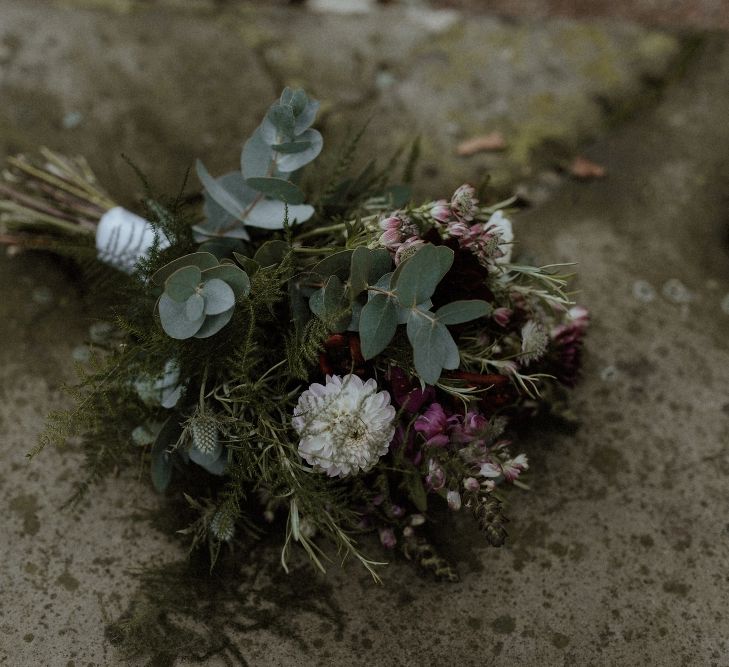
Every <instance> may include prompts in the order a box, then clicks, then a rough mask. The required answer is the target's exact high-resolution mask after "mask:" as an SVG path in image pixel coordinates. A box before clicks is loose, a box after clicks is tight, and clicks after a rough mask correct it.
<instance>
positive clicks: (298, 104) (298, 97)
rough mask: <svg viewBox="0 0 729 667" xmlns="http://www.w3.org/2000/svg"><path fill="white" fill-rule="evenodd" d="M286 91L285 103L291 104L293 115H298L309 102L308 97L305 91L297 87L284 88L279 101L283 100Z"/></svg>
mask: <svg viewBox="0 0 729 667" xmlns="http://www.w3.org/2000/svg"><path fill="white" fill-rule="evenodd" d="M286 93H289V95H287V97H288V99H287V100H286V102H285V103H286V104H288V105H290V106H291V109H292V110H293V112H294V116H300V115H301V113H302V112H303V111H304V109H305V108H306V105H307V104H308V103H309V98H308V97H307V96H306V93H305V92H304V91H303V90H302V89H301V88H297V89H296V90H291V89H290V88H285V89H284V92H283V93H282V94H281V102H284V95H285V94H286Z"/></svg>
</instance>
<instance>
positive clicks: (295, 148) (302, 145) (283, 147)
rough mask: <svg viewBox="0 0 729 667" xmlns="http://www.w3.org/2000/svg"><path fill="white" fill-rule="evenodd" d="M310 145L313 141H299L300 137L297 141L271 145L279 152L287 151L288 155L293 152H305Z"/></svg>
mask: <svg viewBox="0 0 729 667" xmlns="http://www.w3.org/2000/svg"><path fill="white" fill-rule="evenodd" d="M310 147H311V141H299V140H298V139H297V140H296V141H289V142H287V143H285V144H274V145H273V146H270V148H272V149H273V150H274V151H276V152H277V153H286V154H287V155H288V154H292V153H303V152H304V151H305V150H306V149H307V148H310Z"/></svg>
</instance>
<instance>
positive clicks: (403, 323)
mask: <svg viewBox="0 0 729 667" xmlns="http://www.w3.org/2000/svg"><path fill="white" fill-rule="evenodd" d="M318 107H319V104H318V102H316V101H315V100H313V99H311V98H310V97H308V96H307V95H306V94H305V93H304V92H303V91H301V90H291V89H288V88H287V89H286V90H284V92H283V94H282V95H281V97H280V99H279V100H278V101H276V102H275V103H274V104H273V105H272V106H271V107H270V109H269V110H268V112H267V113H266V115H265V118H264V119H263V121H262V123H261V124H260V126H259V127H258V128H257V129H256V130H255V132H254V133H253V135H252V136H251V137H250V138H249V139H248V140H247V141H246V142H245V145H244V147H243V150H242V154H241V165H240V170H238V171H233V172H231V173H228V174H225V175H223V176H220V177H213V176H211V175H210V173H209V172H208V170H207V169H206V168H205V166H204V165H203V164H202V163H200V162H198V163H197V168H196V171H197V175H198V177H199V179H200V181H201V183H202V186H203V188H204V191H203V195H202V206H195V202H194V201H188V200H186V199H184V198H182V197H178V198H177V199H174V200H164V199H159V198H155V197H153V196H151V195H148V196H147V198H146V199H145V204H146V213H145V215H144V217H142V216H138V215H135V214H133V213H131V212H129V211H127V210H125V209H123V208H121V207H119V206H117V205H115V203H114V202H113V201H112V200H111V199H110V197H109V196H108V195H107V194H106V193H105V192H104V191H103V190H102V188H101V187H100V186H99V185H98V183H97V181H96V179H95V178H94V176H93V173H92V172H91V170H90V168H89V167H88V165H87V164H86V162H85V161H84V160H82V159H80V158H75V159H69V158H66V157H63V156H60V155H57V154H55V153H53V152H51V151H47V150H45V151H43V154H42V159H41V160H37V159H31V158H28V157H19V158H13V159H12V160H11V161H10V163H9V166H8V168H7V169H6V171H5V172H4V173H3V179H2V184H1V185H0V195H1V196H2V200H0V220H1V221H2V222H4V225H5V227H6V232H5V233H4V234H3V236H2V237H1V238H2V240H3V241H4V242H6V243H9V244H13V245H14V246H16V247H22V246H31V247H49V248H55V249H59V248H60V249H69V248H75V249H77V250H78V249H82V250H84V251H85V252H86V254H87V255H88V254H89V253H92V254H93V255H95V260H94V261H96V262H100V263H101V264H103V265H106V266H107V268H106V269H105V271H107V272H108V273H109V274H113V276H111V277H112V278H113V284H114V289H113V292H112V294H113V298H112V301H113V303H112V312H113V320H112V322H113V325H111V324H110V325H107V326H105V327H103V328H101V329H99V328H97V329H96V331H95V335H94V342H93V343H92V345H91V350H92V354H91V356H90V360H89V362H88V364H87V365H86V366H85V367H84V368H83V369H82V371H81V373H82V374H81V379H80V382H79V384H78V385H77V386H75V387H74V388H73V393H74V395H75V397H76V400H77V405H76V407H75V408H74V409H73V410H71V411H68V412H59V413H56V414H53V415H51V417H50V422H49V427H48V429H47V431H46V432H45V433H44V435H43V436H42V438H41V441H40V443H39V445H38V447H37V448H36V449H35V450H34V452H33V453H36V452H38V451H40V449H41V448H42V447H43V446H44V445H45V444H48V443H58V442H64V441H66V440H67V439H68V438H70V437H73V436H79V437H80V441H81V443H82V447H83V449H84V452H85V454H86V466H87V470H86V472H87V474H86V476H85V477H84V478H83V479H81V480H80V482H79V485H78V491H77V493H76V494H75V497H76V498H78V497H80V496H81V495H82V494H84V493H86V492H88V491H89V489H90V488H91V483H92V482H94V481H95V480H97V479H99V478H100V477H102V476H103V475H104V474H106V473H108V472H110V471H112V470H115V469H116V468H117V467H118V466H120V465H140V463H139V462H140V461H141V462H142V465H143V466H145V467H146V468H147V469H148V470H149V477H150V478H151V482H152V484H153V485H154V487H155V489H157V491H159V492H168V493H174V494H178V495H182V494H184V497H185V499H186V502H187V503H188V504H189V507H190V510H191V512H192V513H193V515H194V516H193V518H192V520H191V522H190V523H189V525H187V526H186V527H184V526H181V528H182V531H181V532H184V533H185V534H187V535H189V537H190V540H191V542H192V544H193V545H195V546H199V545H207V547H208V548H209V550H210V556H211V559H212V561H213V562H214V561H215V559H216V558H217V556H218V554H219V551H220V549H221V547H222V546H223V545H226V544H231V545H232V544H235V543H236V542H239V541H245V540H247V539H251V538H255V537H256V536H257V535H258V534H259V533H260V532H261V530H263V529H265V526H266V524H273V525H279V526H282V528H283V531H284V534H285V537H284V544H283V549H282V555H281V563H282V565H283V567H284V568H286V567H287V561H288V559H289V554H290V550H291V549H292V547H293V546H294V545H299V546H300V547H302V548H303V549H304V550H305V551H306V553H307V554H308V555H309V557H310V558H311V560H312V561H313V563H314V564H315V565H316V566H317V567H318V568H320V569H322V570H323V569H324V563H325V562H326V560H327V558H329V556H328V555H327V554H331V550H329V549H327V548H326V546H325V544H326V541H327V540H328V541H329V542H330V543H332V544H333V545H334V546H335V547H336V549H337V550H338V552H339V553H340V554H341V555H342V557H346V556H352V557H354V558H355V559H357V560H358V561H359V562H360V563H361V564H362V565H363V566H364V567H365V568H367V570H369V571H370V572H371V573H372V574H373V576H375V577H377V572H376V568H377V565H378V564H379V563H378V561H377V560H374V559H372V558H370V557H368V556H365V555H364V553H363V551H362V549H361V541H362V540H361V538H360V535H361V534H363V533H367V532H373V533H375V534H376V535H377V536H378V537H379V540H380V542H381V544H382V546H383V547H384V548H385V549H393V548H395V547H396V546H397V547H398V548H400V549H401V550H402V553H403V554H404V555H405V556H406V557H407V558H409V559H412V560H414V561H416V562H417V563H418V564H419V565H420V566H422V567H423V568H425V569H427V570H430V571H431V572H432V573H434V574H435V575H436V576H438V577H443V578H447V579H453V578H456V576H457V575H456V573H455V571H454V570H453V569H452V568H451V567H450V565H449V564H448V563H447V562H446V561H445V560H443V559H442V558H440V557H439V556H438V555H437V554H436V553H435V551H434V550H433V548H432V546H431V545H430V542H429V541H428V539H427V534H428V530H427V528H428V524H429V520H430V519H431V518H432V516H433V513H434V512H437V511H440V510H439V508H440V509H442V510H443V511H446V509H448V510H450V511H453V512H461V513H469V514H472V515H473V517H474V519H475V521H476V524H477V525H478V526H479V527H480V528H481V529H482V531H483V533H484V535H485V539H486V541H487V542H488V543H490V544H492V545H494V546H500V545H501V544H503V542H504V540H505V538H506V536H507V533H506V528H505V524H506V522H507V520H506V518H505V516H504V515H503V513H502V507H503V493H504V490H505V489H506V487H509V486H522V487H525V486H526V484H525V481H524V479H525V475H526V473H527V471H528V469H529V464H528V460H527V456H526V455H525V454H524V453H519V452H518V450H515V448H514V443H513V442H512V435H513V433H514V430H513V427H514V426H515V425H518V424H520V423H522V422H523V421H524V420H525V419H528V418H529V417H530V416H531V415H533V414H534V413H535V412H536V411H538V410H539V409H540V406H544V405H548V404H549V403H550V402H556V401H561V400H562V396H563V391H562V389H561V388H562V387H568V386H571V385H572V384H573V383H574V382H575V380H576V378H577V373H578V368H579V358H580V348H581V344H582V338H583V335H584V333H585V329H586V326H587V321H588V317H587V313H586V311H585V310H584V309H582V308H579V307H575V306H573V304H572V303H571V301H570V298H569V296H568V294H567V293H566V291H565V290H566V287H567V281H568V276H567V275H564V274H562V273H560V269H561V267H559V266H556V265H555V266H547V267H535V266H530V265H527V264H522V263H518V262H515V260H514V258H515V256H516V254H517V253H516V247H515V245H514V236H513V232H512V224H511V221H510V217H509V215H510V209H509V207H510V206H512V205H513V204H514V200H513V199H512V200H507V201H502V202H496V203H486V204H484V203H480V202H479V200H478V199H477V193H476V191H475V189H474V188H473V187H471V186H469V185H463V186H461V187H459V188H458V189H457V190H456V191H455V193H454V194H453V196H452V197H451V198H450V199H448V200H445V199H441V200H437V201H430V202H427V203H425V204H422V205H415V204H413V203H412V202H411V201H410V191H409V188H408V182H409V181H411V180H412V173H413V164H414V160H415V157H416V154H417V145H415V146H414V149H413V150H411V151H410V156H409V157H408V159H406V160H405V165H404V169H403V171H402V173H403V178H402V182H401V183H392V180H393V175H394V174H395V173H397V172H398V171H399V166H398V161H397V158H394V159H393V160H391V161H390V162H389V163H388V164H387V165H385V167H384V168H381V169H378V168H377V167H376V166H375V165H374V164H370V165H368V166H367V167H366V168H365V169H364V170H363V171H361V172H359V173H357V174H356V175H354V176H348V172H349V170H350V169H351V167H352V163H353V154H354V143H353V144H352V145H351V146H349V147H347V148H346V149H345V151H344V153H343V156H342V157H341V158H340V159H339V160H338V161H337V162H336V164H334V166H333V168H332V169H331V172H330V173H329V174H327V175H326V177H325V179H323V180H325V182H326V185H325V186H323V187H322V188H320V189H319V191H318V192H314V188H311V187H308V188H307V187H304V186H302V183H303V181H302V178H301V176H302V168H303V167H304V166H305V165H307V164H308V163H309V162H311V161H312V160H314V159H315V158H316V157H317V156H318V155H319V153H320V152H321V150H322V146H323V140H322V136H321V134H320V133H319V132H318V131H317V130H315V129H312V127H311V126H312V124H313V123H314V121H315V118H316V115H317V110H318ZM305 193H308V194H309V198H307V194H305ZM312 193H313V194H312ZM307 202H309V203H307ZM82 254H83V253H82ZM108 267H111V268H108ZM100 316H101V317H100V319H103V318H104V317H105V315H104V313H100Z"/></svg>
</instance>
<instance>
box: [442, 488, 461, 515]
mask: <svg viewBox="0 0 729 667" xmlns="http://www.w3.org/2000/svg"><path fill="white" fill-rule="evenodd" d="M446 500H447V501H448V507H449V508H450V509H452V510H453V511H454V512H457V511H458V510H459V509H461V494H460V493H458V491H449V492H448V494H447V495H446Z"/></svg>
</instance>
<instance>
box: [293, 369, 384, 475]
mask: <svg viewBox="0 0 729 667" xmlns="http://www.w3.org/2000/svg"><path fill="white" fill-rule="evenodd" d="M292 423H293V426H294V428H295V429H296V431H297V432H298V433H299V435H300V436H301V440H300V441H299V454H300V455H301V457H302V458H304V459H306V462H307V463H309V464H310V465H312V466H314V467H315V468H317V469H318V470H322V471H323V472H326V474H327V475H329V476H330V477H343V476H345V475H349V474H350V473H357V472H359V471H360V470H362V471H367V470H369V469H370V468H372V466H374V465H375V463H377V461H378V460H379V458H380V457H381V456H383V455H384V454H386V453H387V450H388V448H389V446H390V441H391V440H392V437H393V435H394V434H395V408H394V407H393V406H392V405H391V404H390V394H389V393H388V392H386V391H379V392H378V391H377V383H376V382H375V381H374V380H372V379H370V380H367V382H363V381H362V379H361V378H359V377H357V376H356V375H345V376H344V378H341V377H339V376H338V375H334V376H329V375H327V378H326V386H325V385H321V384H318V383H314V384H312V385H311V386H310V387H309V388H308V389H307V390H306V391H305V392H303V393H302V394H301V396H299V402H298V404H297V405H296V408H295V409H294V418H293V420H292Z"/></svg>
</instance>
